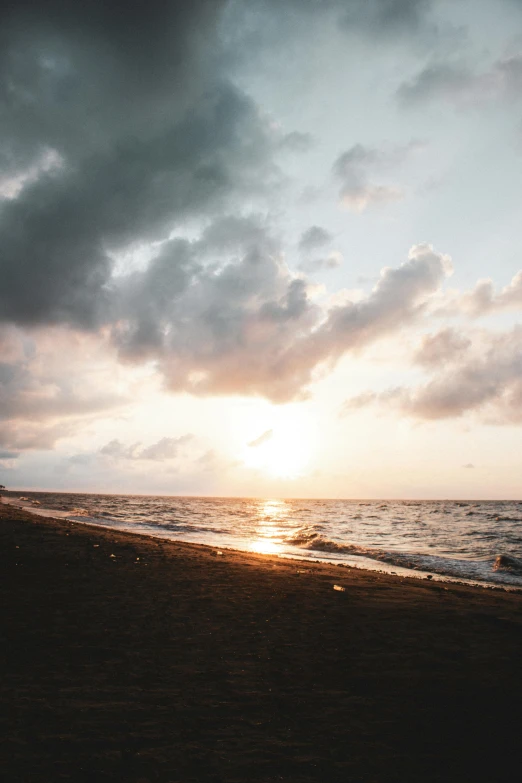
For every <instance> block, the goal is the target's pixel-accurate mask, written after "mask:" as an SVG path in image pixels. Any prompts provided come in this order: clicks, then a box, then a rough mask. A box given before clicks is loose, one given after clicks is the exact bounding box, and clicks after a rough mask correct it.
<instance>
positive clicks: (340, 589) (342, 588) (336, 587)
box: [333, 585, 346, 593]
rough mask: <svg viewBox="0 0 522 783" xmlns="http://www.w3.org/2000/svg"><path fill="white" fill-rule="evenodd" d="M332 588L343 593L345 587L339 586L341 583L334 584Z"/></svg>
mask: <svg viewBox="0 0 522 783" xmlns="http://www.w3.org/2000/svg"><path fill="white" fill-rule="evenodd" d="M333 589H334V590H338V591H339V592H340V593H344V592H345V591H346V587H341V585H334V586H333Z"/></svg>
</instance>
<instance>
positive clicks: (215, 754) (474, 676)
mask: <svg viewBox="0 0 522 783" xmlns="http://www.w3.org/2000/svg"><path fill="white" fill-rule="evenodd" d="M0 541H1V546H0V553H1V555H0V556H1V559H2V562H1V568H2V575H3V578H2V591H1V598H0V605H1V610H0V611H1V617H0V623H1V628H2V645H1V650H0V656H1V657H0V671H1V673H2V675H1V681H2V686H1V688H2V697H1V705H2V711H1V714H2V731H1V737H2V741H1V758H0V764H1V769H2V772H3V779H4V780H7V781H13V782H14V781H17V782H18V781H55V780H70V781H105V780H106V781H113V780H114V781H116V780H117V781H142V783H143V782H144V781H180V782H181V781H213V783H217V782H218V781H223V783H224V782H225V781H226V782H227V783H229V782H230V783H233V782H238V783H239V782H240V781H241V782H242V781H267V782H268V781H279V780H284V781H296V782H297V781H303V783H304V782H305V781H324V782H325V783H328V782H329V781H365V782H366V781H368V782H370V781H371V782H372V783H388V782H390V783H394V782H395V781H397V783H398V781H412V782H413V781H415V782H416V783H417V781H428V782H433V783H435V781H446V782H447V781H459V783H462V782H463V781H472V780H473V781H477V780H480V781H488V782H489V783H491V782H492V781H503V780H511V779H513V778H512V776H511V767H512V763H513V756H514V755H516V751H517V748H518V744H519V738H520V732H521V729H522V716H521V714H520V704H521V697H522V677H521V675H520V649H521V643H522V595H521V594H520V593H516V592H506V591H504V590H499V589H495V590H492V589H485V588H478V587H470V586H467V585H458V584H455V583H444V582H435V581H433V580H429V579H414V578H406V577H404V578H403V577H398V576H393V575H389V574H381V573H378V572H370V571H363V570H359V569H353V568H348V567H342V566H334V565H331V564H321V563H310V562H306V561H298V560H284V559H281V558H277V557H273V556H269V555H259V554H249V553H245V552H235V551H229V550H223V551H222V553H219V551H218V550H216V549H215V548H212V547H205V546H201V545H195V544H188V543H181V542H172V541H165V540H161V539H154V538H150V537H145V536H139V535H134V534H130V533H121V532H114V531H112V530H105V529H102V528H100V527H96V528H95V527H93V526H89V525H83V524H78V523H72V522H68V521H64V520H54V519H44V518H41V517H36V516H34V515H31V514H30V513H28V512H26V511H23V510H20V509H17V508H14V507H12V506H7V505H0ZM334 586H338V587H341V588H344V590H336V589H334Z"/></svg>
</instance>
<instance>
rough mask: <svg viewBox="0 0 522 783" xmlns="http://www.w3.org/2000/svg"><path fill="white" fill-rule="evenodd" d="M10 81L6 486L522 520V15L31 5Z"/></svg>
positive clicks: (497, 3) (22, 15)
mask: <svg viewBox="0 0 522 783" xmlns="http://www.w3.org/2000/svg"><path fill="white" fill-rule="evenodd" d="M0 53H1V54H0V128H1V129H2V131H1V134H0V237H1V244H0V483H2V484H5V485H6V486H7V487H12V488H20V489H26V490H29V489H41V490H62V491H85V492H103V493H110V492H115V493H119V492H121V493H137V494H149V493H150V494H167V495H213V496H260V497H265V496H275V497H340V498H342V497H346V498H374V497H387V498H492V499H498V498H507V499H509V498H514V499H516V498H522V480H521V477H522V449H521V448H520V443H521V435H522V429H521V427H522V323H521V320H520V313H521V310H522V256H521V246H520V245H521V242H520V226H521V225H522V191H521V188H520V182H521V181H522V2H521V0H473V2H471V0H451V2H450V1H449V0H448V1H447V2H446V1H444V0H323V2H321V0H283V1H281V0H241V1H240V0H192V2H190V3H186V2H175V1H172V0H148V1H147V2H142V1H141V0H137V1H136V2H133V3H125V4H122V5H121V6H120V5H118V4H117V3H106V2H102V1H101V0H92V2H89V3H85V4H81V5H78V4H70V3H68V2H65V0H49V2H47V3H45V4H41V3H35V2H31V1H30V0H20V1H19V2H18V3H16V4H10V5H9V6H6V7H5V8H3V9H2V10H1V11H0Z"/></svg>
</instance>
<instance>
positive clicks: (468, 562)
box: [6, 492, 522, 587]
mask: <svg viewBox="0 0 522 783" xmlns="http://www.w3.org/2000/svg"><path fill="white" fill-rule="evenodd" d="M20 497H21V496H19V495H16V494H15V493H10V496H9V497H8V498H6V499H7V500H8V501H9V502H13V501H16V502H17V504H18V503H20V504H21V505H23V506H24V507H28V508H31V509H32V510H33V509H38V510H40V511H44V510H45V509H50V510H53V511H54V512H57V513H56V514H55V515H60V516H65V517H67V518H73V519H77V520H78V521H83V522H90V523H95V524H99V525H103V526H105V527H111V528H115V529H118V530H129V531H133V532H137V533H147V534H149V535H154V536H159V537H162V538H169V539H181V540H183V541H191V542H194V543H202V544H210V545H213V546H217V547H222V548H225V547H231V548H234V549H243V550H249V551H255V552H262V553H270V554H277V555H285V556H294V557H305V558H312V559H321V560H329V561H332V562H344V563H346V564H350V565H359V566H361V567H364V568H368V567H377V568H381V569H384V570H387V571H390V570H391V571H394V570H395V571H397V572H398V573H404V571H403V569H408V570H413V571H422V572H429V573H432V574H440V575H443V576H447V577H453V578H458V579H470V580H476V581H480V582H489V583H496V584H504V585H512V586H520V587H522V502H516V501H502V502H499V501H481V502H454V501H359V500H260V499H244V498H194V497H186V498H183V497H152V496H134V495H91V494H69V493H67V494H65V493H48V492H31V493H27V494H26V495H24V496H22V498H23V499H22V500H20ZM58 512H59V513H58Z"/></svg>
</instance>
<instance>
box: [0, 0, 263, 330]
mask: <svg viewBox="0 0 522 783" xmlns="http://www.w3.org/2000/svg"><path fill="white" fill-rule="evenodd" d="M221 6H222V4H221V3H217V2H203V1H201V0H200V2H195V3H190V4H181V3H180V4H175V3H161V2H152V3H137V4H134V5H131V6H121V7H113V6H112V5H111V4H105V3H96V2H95V3H89V4H84V5H83V6H81V7H80V8H78V9H76V8H75V9H73V7H72V6H69V5H68V4H66V3H59V2H55V3H50V4H49V5H46V6H45V8H43V7H40V6H38V5H36V4H34V5H33V4H25V5H24V4H19V5H18V6H17V7H16V9H14V10H13V11H12V12H11V13H9V14H7V15H5V12H4V17H3V19H2V18H0V29H1V30H2V33H1V35H2V37H3V41H4V44H5V46H4V48H3V55H2V58H1V60H0V120H1V121H2V142H1V143H0V155H1V156H2V159H3V161H4V164H5V165H4V167H3V168H4V171H9V176H10V177H11V180H10V184H9V188H8V189H7V195H10V192H9V191H14V192H16V191H19V192H18V193H17V196H16V197H15V198H10V199H9V198H8V199H6V200H4V202H3V204H1V206H0V232H1V236H2V246H1V248H0V275H1V278H2V288H1V289H0V320H4V321H12V322H17V323H53V322H68V323H74V324H80V325H82V326H93V325H96V324H97V323H99V322H100V321H103V319H104V318H105V317H106V308H107V304H108V300H110V276H111V265H112V262H111V260H110V256H109V252H110V251H114V250H118V249H121V248H123V247H126V246H128V245H129V244H132V243H133V242H135V241H141V242H144V241H148V240H151V239H161V238H162V237H163V238H164V237H166V236H167V235H168V233H169V231H170V230H171V229H172V227H173V226H174V225H176V223H177V222H179V220H180V219H182V218H185V217H187V215H188V216H190V215H200V214H205V212H206V211H208V210H209V211H210V212H212V211H213V210H219V209H222V208H223V207H224V205H225V204H226V201H227V199H228V198H229V197H231V196H232V195H233V194H241V193H243V194H246V193H248V195H249V196H251V195H252V193H255V192H258V191H259V190H260V189H262V188H263V187H265V185H266V184H267V182H268V180H270V181H271V177H272V175H273V174H274V172H275V166H274V164H273V161H272V153H274V152H275V149H276V147H277V145H278V144H279V138H276V134H274V138H271V130H270V129H269V128H268V125H267V124H266V122H265V121H264V120H262V119H261V117H260V115H259V113H258V111H257V108H256V107H255V105H254V104H253V103H252V101H251V100H250V99H249V98H248V97H247V96H245V95H244V94H243V93H242V92H241V91H239V90H237V89H236V88H234V87H233V86H232V85H231V84H230V83H229V82H228V81H227V79H226V77H225V76H224V74H223V69H221V68H220V61H221V55H220V48H219V45H218V43H217V33H216V26H217V22H218V19H219V12H220V8H221ZM39 9H40V10H39ZM51 153H52V155H54V156H55V161H56V163H55V165H54V166H53V167H52V168H50V170H48V171H47V173H45V165H44V163H42V162H41V160H42V155H44V156H45V155H47V156H48V155H49V154H51ZM38 161H40V163H38ZM35 162H36V163H35ZM35 166H36V169H35ZM39 167H40V168H39ZM35 171H36V172H37V174H38V172H39V173H40V176H39V177H38V176H37V174H36V175H35ZM13 178H14V179H13ZM35 178H36V180H37V181H34V180H35ZM13 183H14V184H13ZM24 185H25V186H24Z"/></svg>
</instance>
